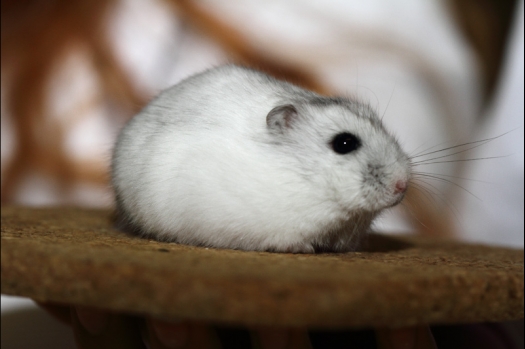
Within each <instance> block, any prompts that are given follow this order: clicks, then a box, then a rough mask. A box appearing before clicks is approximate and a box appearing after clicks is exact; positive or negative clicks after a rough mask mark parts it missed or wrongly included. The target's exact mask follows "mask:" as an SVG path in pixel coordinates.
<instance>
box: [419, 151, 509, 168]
mask: <svg viewBox="0 0 525 349" xmlns="http://www.w3.org/2000/svg"><path fill="white" fill-rule="evenodd" d="M511 155H512V154H509V155H502V156H489V157H486V158H472V159H459V160H447V161H433V162H425V161H427V160H423V161H419V162H415V163H413V165H416V166H422V165H430V164H445V163H447V162H464V161H478V160H489V159H501V158H506V157H509V156H511ZM430 160H432V159H430ZM430 160H428V161H430Z"/></svg>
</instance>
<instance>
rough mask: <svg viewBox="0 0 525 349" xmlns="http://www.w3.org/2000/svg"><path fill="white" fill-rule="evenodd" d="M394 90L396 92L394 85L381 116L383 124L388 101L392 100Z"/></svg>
mask: <svg viewBox="0 0 525 349" xmlns="http://www.w3.org/2000/svg"><path fill="white" fill-rule="evenodd" d="M395 90H396V85H394V88H393V89H392V93H390V98H388V103H387V104H386V107H385V110H384V111H383V115H381V122H383V118H384V117H385V114H386V111H387V110H388V106H389V105H390V101H391V100H392V96H393V95H394V91H395ZM378 102H379V101H378Z"/></svg>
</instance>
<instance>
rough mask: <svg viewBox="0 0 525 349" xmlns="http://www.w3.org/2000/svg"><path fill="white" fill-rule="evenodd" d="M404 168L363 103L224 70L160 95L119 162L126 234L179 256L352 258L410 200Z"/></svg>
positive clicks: (124, 141) (130, 130)
mask: <svg viewBox="0 0 525 349" xmlns="http://www.w3.org/2000/svg"><path fill="white" fill-rule="evenodd" d="M410 176H411V170H410V160H409V157H408V156H407V155H406V154H405V152H403V150H402V149H401V147H400V145H399V144H398V142H397V141H396V139H395V138H394V137H393V136H392V135H391V134H389V133H388V132H387V131H386V130H385V128H384V127H383V125H382V123H381V120H380V119H379V118H378V117H377V115H376V114H375V113H374V111H373V110H372V109H371V108H370V107H369V106H368V105H365V104H363V103H360V102H357V101H355V100H351V99H347V98H341V97H336V98H334V97H330V98H329V97H323V96H321V95H318V94H316V93H313V92H310V91H307V90H304V89H302V88H299V87H297V86H294V85H292V84H289V83H287V82H284V81H279V80H277V79H274V78H272V77H270V76H268V75H265V74H263V73H261V72H258V71H255V70H252V69H249V68H245V67H240V66H236V65H224V66H220V67H216V68H212V69H210V70H207V71H205V72H202V73H199V74H197V75H194V76H191V77H189V78H187V79H186V80H184V81H182V82H180V83H179V84H177V85H175V86H173V87H171V88H169V89H167V90H165V91H164V92H162V93H161V94H160V95H159V96H158V97H157V98H155V99H154V100H153V101H152V102H151V103H150V104H149V105H147V106H146V107H145V108H144V109H143V110H142V111H141V112H139V113H138V114H137V115H136V116H135V117H133V118H132V119H131V120H130V121H129V122H128V123H127V124H126V125H125V127H124V128H123V129H122V131H121V132H120V134H119V136H118V139H117V142H116V145H115V148H114V151H113V156H112V179H111V180H112V186H113V188H114V193H115V198H116V205H117V213H118V215H119V217H121V220H122V222H124V223H125V225H126V227H127V228H126V229H128V230H131V231H134V232H136V233H138V234H140V235H142V236H145V237H153V238H155V239H158V240H161V241H172V242H177V243H181V244H189V245H197V246H207V247H216V248H231V249H241V250H255V251H273V252H291V253H314V252H319V251H331V252H346V251H353V250H355V249H356V248H357V247H358V246H359V241H360V239H361V237H362V236H363V235H364V234H366V233H367V231H368V230H369V229H370V225H371V223H372V220H373V219H374V217H376V216H377V215H378V214H379V213H380V212H381V211H382V210H383V209H385V208H388V207H391V206H394V205H396V204H398V203H399V202H400V201H401V200H402V199H403V196H404V194H405V192H406V190H407V187H408V183H409V181H410Z"/></svg>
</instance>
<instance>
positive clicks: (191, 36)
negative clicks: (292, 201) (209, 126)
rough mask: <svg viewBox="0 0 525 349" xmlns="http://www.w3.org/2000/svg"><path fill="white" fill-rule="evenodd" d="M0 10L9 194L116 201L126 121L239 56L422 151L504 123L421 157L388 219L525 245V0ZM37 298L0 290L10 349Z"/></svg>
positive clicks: (30, 4)
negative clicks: (366, 115) (360, 108)
mask: <svg viewBox="0 0 525 349" xmlns="http://www.w3.org/2000/svg"><path fill="white" fill-rule="evenodd" d="M1 6H2V8H1V40H2V46H1V49H2V61H1V72H2V74H1V95H0V98H1V200H2V205H7V204H16V205H31V206H42V205H76V206H88V207H112V205H113V198H112V192H111V188H110V186H109V174H108V169H109V162H110V156H111V149H112V144H113V142H114V140H115V137H116V135H117V133H118V131H119V129H120V128H121V127H122V126H123V125H124V123H125V122H126V121H127V120H129V119H130V118H131V117H132V116H133V115H134V113H136V112H137V111H138V110H140V109H141V108H142V107H143V106H144V105H145V104H146V103H147V102H148V101H149V100H150V99H151V98H153V97H154V96H155V95H156V94H158V93H159V91H161V90H163V89H164V88H166V87H168V86H171V85H173V84H175V83H177V82H179V81H180V80H181V79H183V78H185V77H187V76H189V75H192V74H193V73H196V72H199V71H201V70H204V69H206V68H210V67H212V66H215V65H219V64H222V63H225V62H236V63H241V64H244V65H248V66H251V67H254V68H257V69H260V70H263V71H265V72H267V73H269V74H271V75H274V76H276V77H278V78H282V79H286V80H288V81H291V82H293V83H296V84H298V85H301V86H303V87H306V88H309V89H312V90H314V91H317V92H319V93H321V94H325V95H349V96H356V97H357V98H359V99H361V100H362V101H364V102H367V103H369V104H370V105H372V106H373V107H374V108H375V110H376V111H377V113H378V114H379V115H380V116H381V117H383V121H384V123H385V124H386V126H387V128H388V129H390V130H391V131H392V132H393V133H394V134H395V135H396V136H397V138H398V139H399V140H400V143H401V144H402V146H403V148H404V149H405V150H406V151H407V152H408V153H409V154H410V155H414V156H415V155H418V154H420V153H421V152H423V151H425V150H426V151H427V152H431V151H435V150H440V149H444V148H448V147H451V146H454V145H458V144H463V143H468V142H473V141H478V140H482V139H488V138H493V137H496V136H499V135H503V134H505V133H506V134H505V135H503V136H502V137H499V138H496V139H494V140H493V141H491V142H488V143H486V144H483V145H481V144H480V143H475V144H472V145H470V146H465V147H461V148H456V149H457V150H456V149H453V150H449V151H444V152H443V153H434V154H429V155H428V156H427V157H421V158H419V157H418V158H417V160H423V159H432V158H434V157H440V158H439V159H436V160H429V162H437V163H434V164H430V165H422V166H418V167H416V168H415V171H417V172H422V173H425V174H426V176H425V177H421V176H420V175H418V176H417V178H415V179H414V182H415V185H414V186H413V188H411V189H410V191H409V193H408V195H407V198H406V200H405V201H404V203H403V205H400V206H399V207H396V208H395V209H393V210H391V211H389V212H387V213H386V214H384V215H383V216H382V217H381V218H380V219H379V220H378V222H377V223H376V226H375V229H376V230H379V231H382V232H385V233H399V232H405V233H406V232H411V233H415V234H426V235H432V236H446V237H453V238H458V239H463V240H467V241H472V242H481V243H488V244H494V245H504V246H511V247H520V248H523V231H524V194H523V193H524V171H523V169H524V151H523V138H524V137H523V134H524V128H523V120H524V97H523V95H524V91H523V85H524V83H523V81H524V73H523V66H524V61H523V52H524V47H523V43H524V27H523V13H524V7H523V0H521V1H520V0H501V1H500V0H481V1H479V0H427V1H409V0H404V1H401V0H399V1H389V0H370V1H366V2H363V1H357V0H351V1H349V0H329V1H326V0H323V1H321V0H289V1H277V0H266V1H262V0H259V1H243V2H239V1H235V2H231V1H219V0H200V1H195V0H194V1H190V0H74V1H72V0H53V1H49V0H18V1H16V0H2V2H1ZM509 131H512V132H510V133H507V132H509ZM477 145H481V146H479V147H476V148H473V149H470V150H468V149H469V148H472V146H477ZM463 150H466V151H463ZM445 155H447V156H446V157H443V158H441V156H445ZM481 158H483V160H471V161H466V160H468V159H481ZM444 161H447V162H444ZM416 186H417V188H419V189H418V190H416V188H415V187H416ZM28 302H30V301H27V302H26V301H25V300H21V299H17V298H12V297H5V296H2V320H4V319H5V320H8V321H7V322H6V321H2V323H3V324H2V347H5V348H8V347H9V345H10V344H9V343H14V342H12V341H13V340H15V341H16V340H18V342H17V343H18V345H17V346H16V347H17V348H25V347H28V348H29V347H36V346H34V345H31V344H27V345H28V346H23V344H21V343H25V342H23V341H26V342H27V341H30V340H31V339H30V338H31V337H28V336H23V338H19V337H17V334H16V333H17V331H16V329H17V328H21V327H20V326H33V327H35V328H36V327H39V326H40V327H39V328H41V326H43V325H42V324H38V325H37V324H31V323H28V322H27V321H26V322H24V321H21V322H20V321H18V320H16V319H19V318H20V316H19V315H20V314H21V313H20V311H19V310H20V309H22V307H24V311H29V312H30V313H31V312H33V313H34V314H36V315H35V316H33V317H32V319H40V318H41V319H42V323H48V322H49V318H46V316H47V315H46V314H43V313H39V312H38V310H36V309H35V308H31V309H29V308H26V307H27V306H28V304H30V303H28ZM16 311H18V313H17V312H16ZM33 313H31V314H33ZM22 318H23V317H22ZM17 321H18V322H17ZM35 321H36V320H35ZM6 323H9V324H10V325H6V326H4V324H6ZM17 324H18V325H17ZM17 326H18V327H17ZM57 326H59V325H58V324H57ZM57 331H59V332H60V331H62V332H63V335H52V336H50V337H52V338H55V339H56V338H58V337H60V338H62V339H64V338H65V339H64V340H65V341H66V342H65V343H61V344H60V345H58V344H57V342H53V340H51V342H52V343H53V344H50V345H51V346H50V347H54V348H56V347H64V348H66V347H68V346H69V345H72V344H71V343H72V342H67V341H68V340H70V339H71V338H69V337H67V336H68V335H70V334H69V332H68V331H67V328H65V329H62V330H61V329H58V330H57ZM41 332H42V331H41ZM44 332H45V333H47V334H50V333H54V332H52V331H43V333H44ZM20 333H27V332H20ZM35 333H36V332H35ZM44 337H46V336H45V335H42V336H40V337H39V338H40V342H38V343H39V344H38V345H37V346H38V347H40V348H46V346H45V345H46V344H45V343H43V342H42V341H43V339H42V338H44ZM67 338H69V339H67ZM10 341H11V342H10ZM20 341H22V342H20ZM10 347H13V346H10Z"/></svg>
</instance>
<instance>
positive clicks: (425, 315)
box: [1, 207, 524, 328]
mask: <svg viewBox="0 0 525 349" xmlns="http://www.w3.org/2000/svg"><path fill="white" fill-rule="evenodd" d="M1 246H2V260H1V263H2V264H1V267H2V275H1V281H2V293H4V294H10V295H18V296H25V297H31V298H33V299H35V300H38V301H52V302H60V303H70V304H79V305H88V306H96V307H101V308H106V309H113V310H118V311H123V312H130V313H138V314H150V315H156V316H168V317H177V318H186V319H196V320H206V321H214V322H220V323H232V324H240V325H253V324H272V325H286V326H308V327H310V328H327V327H331V328H341V327H347V328H349V327H379V326H407V325H415V324H444V323H466V322H469V323H472V322H482V321H503V320H512V319H520V318H523V305H524V302H523V284H524V281H523V250H513V249H505V248H494V247H487V246H480V245H467V244H462V243H458V242H452V241H439V240H431V239H426V238H421V237H419V238H417V237H395V238H394V237H386V236H381V235H371V237H370V240H369V248H368V252H355V253H345V254H317V255H304V254H296V255H294V254H279V253H263V252H244V251H235V250H219V249H212V248H209V249H208V248H200V247H191V246H183V245H178V244H174V243H161V242H157V241H152V240H147V239H141V238H136V237H131V236H128V235H126V234H123V233H121V232H118V231H116V230H114V229H112V223H111V213H110V212H109V211H103V210H88V209H72V208H47V209H29V208H14V207H2V245H1Z"/></svg>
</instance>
